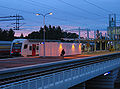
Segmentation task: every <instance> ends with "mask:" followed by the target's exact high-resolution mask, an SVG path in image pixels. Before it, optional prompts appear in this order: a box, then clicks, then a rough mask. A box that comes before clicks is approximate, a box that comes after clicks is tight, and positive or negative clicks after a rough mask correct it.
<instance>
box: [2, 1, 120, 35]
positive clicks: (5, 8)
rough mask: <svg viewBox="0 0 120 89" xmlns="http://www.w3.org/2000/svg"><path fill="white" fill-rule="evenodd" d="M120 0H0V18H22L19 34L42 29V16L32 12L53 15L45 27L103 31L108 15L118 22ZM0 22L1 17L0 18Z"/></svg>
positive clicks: (7, 23)
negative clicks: (19, 16) (113, 15)
mask: <svg viewBox="0 0 120 89" xmlns="http://www.w3.org/2000/svg"><path fill="white" fill-rule="evenodd" d="M119 8H120V0H0V17H3V16H11V15H12V16H13V15H16V14H19V15H22V16H23V17H24V19H25V20H21V21H20V22H21V23H24V25H22V26H21V30H20V31H16V35H19V33H24V35H26V34H27V33H30V32H32V31H38V30H39V27H40V26H43V17H42V16H41V15H40V16H36V15H35V13H41V14H46V13H49V12H52V13H53V15H47V16H46V25H49V24H51V25H55V26H58V25H60V26H61V27H62V28H63V29H65V30H67V29H74V28H78V27H80V28H83V29H84V28H89V29H91V30H97V29H99V30H103V31H104V30H106V29H107V26H108V15H109V14H113V13H115V14H116V15H117V20H119V18H120V17H119V15H120V9H119ZM0 19H1V18H0ZM14 22H15V21H0V28H3V29H9V28H11V27H13V26H14V25H12V24H11V23H14Z"/></svg>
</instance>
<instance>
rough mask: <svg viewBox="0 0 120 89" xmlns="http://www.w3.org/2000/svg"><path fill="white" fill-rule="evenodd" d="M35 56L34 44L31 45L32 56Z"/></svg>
mask: <svg viewBox="0 0 120 89" xmlns="http://www.w3.org/2000/svg"><path fill="white" fill-rule="evenodd" d="M35 55H36V44H32V56H35Z"/></svg>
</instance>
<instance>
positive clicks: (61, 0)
mask: <svg viewBox="0 0 120 89" xmlns="http://www.w3.org/2000/svg"><path fill="white" fill-rule="evenodd" d="M58 1H60V2H62V3H64V4H66V5H68V6H71V7H73V8H76V9H78V10H82V11H84V12H87V13H90V14H92V15H96V16H101V15H99V14H97V13H93V12H90V11H88V10H86V9H83V8H80V7H77V6H74V5H72V4H69V3H67V2H65V1H63V0H58ZM104 18H107V17H104Z"/></svg>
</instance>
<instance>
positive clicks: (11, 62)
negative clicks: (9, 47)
mask: <svg viewBox="0 0 120 89" xmlns="http://www.w3.org/2000/svg"><path fill="white" fill-rule="evenodd" d="M115 52H118V51H115ZM115 52H107V51H99V52H91V53H90V52H89V53H87V52H86V53H82V54H81V55H72V56H64V57H60V56H59V57H45V58H44V57H16V58H6V59H0V69H6V68H14V67H21V66H28V65H35V64H43V63H50V62H57V61H63V60H71V59H77V58H79V59H80V58H85V57H91V56H97V55H104V54H110V53H115Z"/></svg>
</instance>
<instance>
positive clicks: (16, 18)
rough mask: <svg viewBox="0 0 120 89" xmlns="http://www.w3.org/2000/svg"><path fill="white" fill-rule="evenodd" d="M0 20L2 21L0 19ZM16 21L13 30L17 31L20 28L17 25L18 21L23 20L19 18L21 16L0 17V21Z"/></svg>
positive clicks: (18, 24)
mask: <svg viewBox="0 0 120 89" xmlns="http://www.w3.org/2000/svg"><path fill="white" fill-rule="evenodd" d="M1 18H2V19H1ZM3 18H4V19H3ZM14 20H15V21H16V22H15V23H13V24H15V27H14V29H13V30H19V28H20V23H19V21H20V20H24V18H23V16H21V15H17V14H16V15H14V16H4V17H0V21H14Z"/></svg>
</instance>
